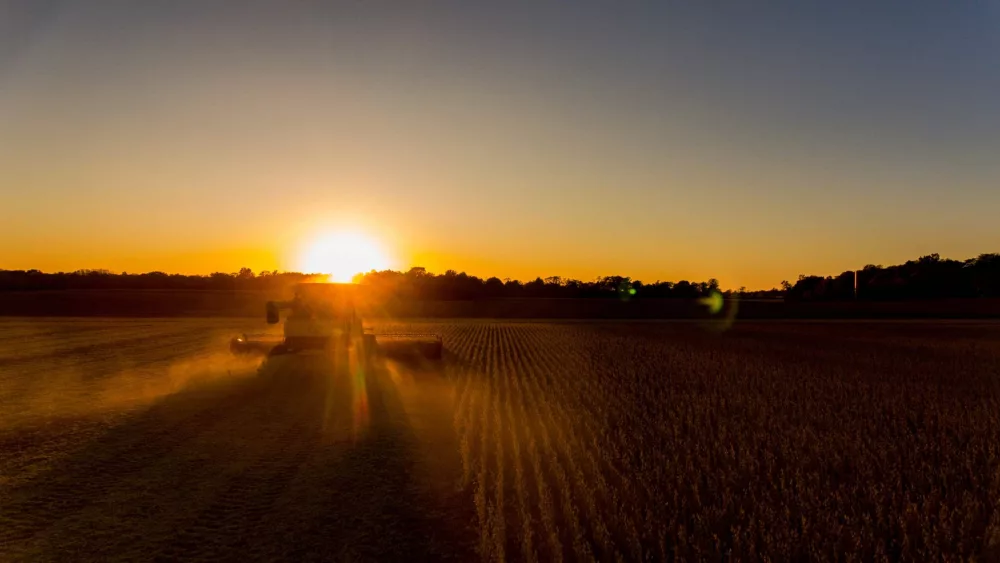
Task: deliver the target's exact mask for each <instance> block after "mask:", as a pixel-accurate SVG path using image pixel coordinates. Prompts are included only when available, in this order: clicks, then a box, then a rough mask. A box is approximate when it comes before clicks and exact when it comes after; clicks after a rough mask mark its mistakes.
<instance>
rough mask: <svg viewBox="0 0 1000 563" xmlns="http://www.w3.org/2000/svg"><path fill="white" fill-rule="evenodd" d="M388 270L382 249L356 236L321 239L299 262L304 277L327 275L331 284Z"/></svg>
mask: <svg viewBox="0 0 1000 563" xmlns="http://www.w3.org/2000/svg"><path fill="white" fill-rule="evenodd" d="M390 267H391V264H390V260H389V258H388V256H387V255H386V253H385V251H384V250H383V249H382V247H381V245H379V244H378V242H377V241H376V240H374V239H373V238H371V237H369V236H366V235H364V234H362V233H358V232H335V233H326V234H323V235H320V236H319V237H317V238H316V239H315V240H313V242H312V243H311V244H310V245H309V246H308V247H306V249H305V252H303V253H302V256H301V258H300V261H299V269H300V270H301V271H302V272H303V273H308V274H328V275H329V276H330V281H332V282H350V281H352V280H353V279H354V276H355V275H357V274H361V273H365V272H369V271H371V270H387V269H389V268H390Z"/></svg>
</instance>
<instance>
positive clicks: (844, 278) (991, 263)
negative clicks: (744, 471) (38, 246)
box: [0, 253, 1000, 301]
mask: <svg viewBox="0 0 1000 563" xmlns="http://www.w3.org/2000/svg"><path fill="white" fill-rule="evenodd" d="M321 279H322V276H317V275H315V274H303V273H299V272H278V271H263V272H259V273H255V272H253V271H252V270H250V269H249V268H242V269H240V271H239V272H233V273H224V272H216V273H213V274H210V275H182V274H167V273H165V272H146V273H141V274H135V273H127V272H122V273H115V272H111V271H108V270H78V271H75V272H59V273H44V272H41V271H38V270H0V291H28V290H66V289H111V290H114V289H142V290H219V291H285V290H287V289H288V288H289V287H290V286H292V285H294V284H296V283H299V282H306V281H319V280H321ZM855 280H856V281H855ZM354 281H355V282H356V283H359V284H361V285H364V286H367V287H368V288H369V289H370V290H371V291H373V292H374V293H376V294H378V295H382V296H384V297H392V298H398V299H461V300H476V299H502V298H582V299H587V298H619V299H650V298H660V299H662V298H679V299H694V298H698V297H705V296H708V295H711V294H713V293H716V292H718V293H721V294H722V295H723V296H726V297H733V296H739V297H741V298H744V299H748V298H749V299H781V298H784V299H789V300H803V301H806V300H844V299H870V300H886V299H930V298H965V297H1000V254H996V253H995V254H982V255H980V256H978V257H976V258H970V259H968V260H963V261H960V260H950V259H942V258H941V257H940V256H938V255H937V254H930V255H927V256H922V257H920V258H918V259H916V260H910V261H908V262H906V263H905V264H899V265H896V266H887V267H884V266H877V265H868V266H865V267H864V268H862V269H861V270H858V271H857V272H855V271H853V270H852V271H847V272H843V273H841V274H840V275H838V276H826V277H824V276H816V275H809V276H807V275H802V276H799V278H798V280H797V281H796V282H795V283H794V284H792V283H790V282H788V281H784V282H782V284H781V287H780V288H773V289H769V290H763V291H747V290H746V288H739V289H735V290H734V289H727V290H722V289H721V288H720V286H719V281H718V280H716V279H714V278H713V279H709V280H707V281H701V282H693V281H687V280H681V281H677V282H670V281H656V282H653V283H644V282H642V281H641V280H634V279H632V278H630V277H626V276H603V277H600V278H597V279H595V280H592V281H581V280H576V279H571V278H563V277H559V276H551V277H547V278H541V277H538V278H535V279H534V280H531V281H528V282H522V281H520V280H514V279H510V278H507V279H503V280H501V279H500V278H497V277H490V278H486V279H483V278H479V277H477V276H471V275H468V274H466V273H465V272H456V271H454V270H448V271H446V272H444V273H443V274H434V273H431V272H428V271H427V270H426V269H425V268H419V267H416V268H410V269H409V270H407V271H405V272H400V271H394V270H383V271H371V272H368V273H366V274H359V275H358V276H357V277H356V278H355V280H354Z"/></svg>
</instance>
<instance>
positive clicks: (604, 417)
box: [0, 319, 1000, 561]
mask: <svg viewBox="0 0 1000 563" xmlns="http://www.w3.org/2000/svg"><path fill="white" fill-rule="evenodd" d="M255 326H258V323H256V322H255V321H253V320H250V321H245V322H244V321H238V320H236V321H234V320H149V319H133V320H100V319H88V320H79V319H77V320H73V319H60V320H45V319H30V320H29V319H5V320H0V560H107V559H127V560H136V559H155V558H160V559H167V560H172V559H185V560H192V559H193V560H199V559H200V560H219V559H229V560H239V561H245V560H254V559H256V560H275V559H288V560H297V561H301V560H376V559H377V560H407V561H411V560H434V561H439V560H449V559H450V560H460V561H466V560H518V561H520V560H526V561H558V560H565V561H571V560H607V561H613V560H627V561H634V560H650V559H652V560H673V559H685V560H717V559H720V558H724V559H729V558H732V559H733V560H736V559H740V560H767V559H769V560H788V559H796V558H798V559H818V560H852V559H853V560H864V561H870V560H900V559H906V560H918V561H927V560H938V559H951V560H969V559H972V558H978V559H981V560H990V558H991V557H993V556H994V555H995V554H994V553H993V551H992V550H993V549H995V548H996V547H997V546H1000V510H998V508H1000V325H997V324H992V323H988V322H928V323H921V322H872V323H862V322H851V323H847V322H826V323H823V322H816V323H803V322H798V323H794V322H788V323H780V322H759V323H744V324H736V325H735V326H734V327H732V328H730V329H729V330H726V331H718V330H706V329H705V327H703V326H702V325H700V324H696V323H687V322H662V323H661V322H601V323H596V322H568V323H545V322H503V323H500V322H489V321H455V322H443V323H442V322H435V323H410V324H409V325H407V326H405V327H399V326H396V325H393V324H391V323H382V324H380V325H378V326H376V330H377V331H386V332H389V331H392V330H395V329H398V328H403V329H406V330H408V331H419V332H437V333H440V334H442V335H443V336H444V342H445V347H446V354H445V358H444V360H443V361H442V362H441V363H440V364H412V363H409V364H400V363H395V362H383V363H379V364H377V365H376V366H374V367H373V368H371V369H367V370H366V369H363V368H362V366H360V365H359V364H358V363H357V362H355V361H354V359H353V358H352V357H350V355H347V356H344V357H326V356H311V357H306V358H288V357H282V358H277V359H275V360H272V361H268V362H265V363H263V364H262V365H259V363H258V362H238V361H235V360H233V359H231V358H230V357H229V356H228V353H227V352H226V342H227V340H228V337H229V336H231V335H232V334H234V333H236V332H241V331H243V330H252V329H253V328H254V327H255Z"/></svg>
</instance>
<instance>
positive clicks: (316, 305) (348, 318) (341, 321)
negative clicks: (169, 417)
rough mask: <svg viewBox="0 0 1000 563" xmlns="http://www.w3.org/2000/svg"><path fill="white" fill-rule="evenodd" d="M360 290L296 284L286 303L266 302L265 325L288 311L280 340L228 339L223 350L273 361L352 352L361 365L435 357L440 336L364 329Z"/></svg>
mask: <svg viewBox="0 0 1000 563" xmlns="http://www.w3.org/2000/svg"><path fill="white" fill-rule="evenodd" d="M360 291H361V287H360V286H358V285H355V284H349V283H301V284H298V285H296V287H295V297H294V298H293V299H292V300H290V301H269V302H268V303H267V322H268V324H277V323H278V322H280V320H281V318H280V317H281V315H280V312H281V311H282V310H288V311H290V313H289V314H288V315H287V317H286V318H285V325H284V338H282V339H280V340H278V339H276V338H267V337H256V338H254V337H250V336H248V335H246V334H244V335H242V336H237V337H235V338H233V339H232V340H231V341H230V343H229V349H230V351H232V353H233V354H235V355H238V356H267V357H272V356H279V355H284V354H299V353H335V352H338V351H347V350H354V351H356V352H357V357H358V358H361V359H363V360H364V361H365V362H366V363H368V362H371V361H372V360H374V359H375V358H380V357H381V358H394V359H425V360H438V359H440V358H441V355H442V351H443V343H442V339H441V336H440V335H436V334H410V333H388V334H376V333H374V332H373V331H372V329H371V328H367V327H365V326H364V322H363V321H362V318H361V316H360V315H359V314H358V310H357V307H356V304H357V303H358V302H359V294H360Z"/></svg>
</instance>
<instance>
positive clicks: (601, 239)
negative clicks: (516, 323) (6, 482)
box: [0, 0, 1000, 288]
mask: <svg viewBox="0 0 1000 563" xmlns="http://www.w3.org/2000/svg"><path fill="white" fill-rule="evenodd" d="M418 4H419V6H418ZM668 4H669V5H668ZM764 4H765V3H764V2H731V3H725V4H724V3H717V2H684V3H680V2H678V3H667V2H642V3H635V4H632V5H630V6H624V5H623V4H622V3H619V2H609V1H608V2H600V3H585V2H573V3H560V4H559V5H558V6H557V5H555V3H547V2H489V3H486V2H483V3H473V2H369V1H365V2H360V1H359V2H337V3H335V2H319V1H298V2H290V1H277V0H275V1H271V2H264V1H256V2H255V1H238V2H237V1H232V2H228V1H221V0H198V1H194V0H191V1H180V0H171V1H169V2H168V1H163V2H151V1H143V2H137V1H133V0H122V1H115V2H111V1H109V2H98V1H91V2H70V1H58V0H52V1H41V0H0V268H3V269H28V268H38V269H41V270H45V271H58V270H75V269H79V268H107V269H111V270H115V271H122V270H127V271H130V272H136V271H149V270H165V271H170V272H182V273H208V272H212V271H234V270H236V269H238V268H239V267H240V266H249V267H251V268H253V269H255V270H260V269H282V270H294V269H299V268H301V262H299V260H300V257H301V256H302V253H303V252H304V250H303V249H304V248H306V247H308V245H309V244H310V241H312V240H314V239H315V238H316V237H319V236H322V233H326V232H329V231H350V232H360V233H365V234H367V236H369V237H371V238H374V239H377V241H378V242H379V243H380V244H381V245H382V247H383V248H384V249H385V251H386V253H387V254H389V255H390V257H391V260H392V264H393V265H394V266H395V267H397V268H406V267H409V266H411V265H421V266H425V267H427V268H428V269H429V270H432V271H438V272H440V271H443V270H445V269H448V268H452V269H456V270H465V271H467V272H469V273H470V274H476V275H481V276H490V275H498V276H500V277H508V276H509V277H514V278H521V279H529V278H534V277H535V276H543V277H544V276H549V275H562V276H570V277H576V278H581V279H588V280H589V279H593V278H594V277H596V276H598V275H610V274H621V275H631V276H633V277H635V278H639V279H642V280H645V281H655V280H657V279H661V280H675V281H676V280H678V279H681V278H687V279H695V280H702V279H707V278H709V277H716V278H719V279H720V280H721V281H722V285H723V286H724V287H738V286H741V285H745V286H747V287H750V288H770V287H772V286H776V285H778V283H779V282H780V281H781V280H782V279H789V280H794V279H795V278H796V277H797V275H798V274H800V273H817V274H836V273H839V272H841V271H844V270H847V269H853V268H859V267H862V266H864V265H865V264H868V263H882V264H891V263H898V262H901V261H905V260H907V259H911V258H916V257H918V256H920V255H922V254H928V253H932V252H938V253H940V254H941V255H943V256H947V257H954V258H968V257H972V256H974V255H976V254H979V253H982V252H996V251H1000V2H992V1H980V2H943V1H938V2H927V3H921V2H915V1H906V2H902V1H900V2H822V3H821V2H802V1H795V2H767V3H766V7H765V6H764Z"/></svg>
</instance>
